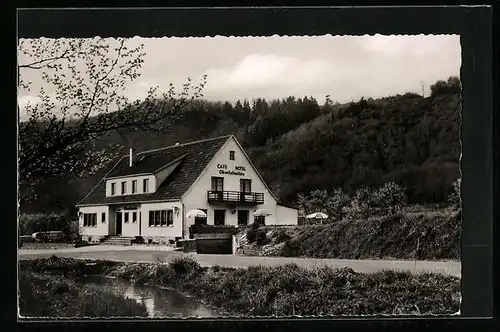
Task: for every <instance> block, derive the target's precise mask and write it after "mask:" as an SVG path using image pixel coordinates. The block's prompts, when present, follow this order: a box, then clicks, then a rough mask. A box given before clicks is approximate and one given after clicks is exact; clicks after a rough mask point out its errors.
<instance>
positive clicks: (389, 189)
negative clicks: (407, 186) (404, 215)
mask: <svg viewBox="0 0 500 332" xmlns="http://www.w3.org/2000/svg"><path fill="white" fill-rule="evenodd" d="M372 195H373V196H372V199H371V202H372V203H373V205H374V206H376V207H378V208H380V209H381V212H382V213H389V214H392V213H395V212H397V211H400V210H401V208H402V207H403V206H404V205H405V204H406V195H405V192H404V189H403V188H402V187H400V186H399V185H397V184H396V183H394V182H392V181H389V182H386V183H385V184H384V185H383V186H382V187H380V188H379V189H378V190H376V191H374V192H373V194H372Z"/></svg>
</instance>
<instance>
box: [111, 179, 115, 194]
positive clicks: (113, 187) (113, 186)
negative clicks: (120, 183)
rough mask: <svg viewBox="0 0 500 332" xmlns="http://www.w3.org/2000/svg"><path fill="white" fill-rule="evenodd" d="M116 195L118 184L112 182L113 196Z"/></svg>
mask: <svg viewBox="0 0 500 332" xmlns="http://www.w3.org/2000/svg"><path fill="white" fill-rule="evenodd" d="M114 195H116V183H114V182H111V196H114Z"/></svg>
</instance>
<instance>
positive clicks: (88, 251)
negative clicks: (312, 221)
mask: <svg viewBox="0 0 500 332" xmlns="http://www.w3.org/2000/svg"><path fill="white" fill-rule="evenodd" d="M18 255H19V259H21V260H25V259H36V258H42V257H50V256H52V255H56V256H60V257H71V258H79V259H102V260H114V261H122V262H168V261H169V260H170V259H172V257H175V256H182V255H191V256H193V257H194V258H195V259H196V260H197V261H198V262H200V264H201V265H203V266H212V265H220V266H228V267H239V268H246V267H249V266H252V265H265V266H273V265H283V264H287V263H296V264H297V265H298V266H301V267H304V268H311V267H314V266H331V267H350V268H352V269H353V270H354V271H357V272H364V273H371V272H377V271H381V270H409V271H412V272H415V273H420V272H440V273H444V274H449V275H452V276H455V277H460V276H461V263H460V262H430V261H402V260H397V261H396V260H348V259H314V258H291V257H249V256H237V255H202V254H196V253H189V254H186V253H181V252H175V251H173V250H172V249H171V248H161V249H160V248H159V247H158V248H155V247H119V246H95V247H83V248H70V249H57V250H53V249H37V250H29V249H20V250H19V251H18Z"/></svg>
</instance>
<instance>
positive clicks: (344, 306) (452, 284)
mask: <svg viewBox="0 0 500 332" xmlns="http://www.w3.org/2000/svg"><path fill="white" fill-rule="evenodd" d="M21 270H22V271H24V272H25V273H27V272H32V273H46V274H50V275H59V276H65V277H67V278H74V277H78V276H85V275H101V276H113V277H117V278H125V279H129V280H132V281H134V282H136V283H148V284H152V285H158V286H165V287H172V288H174V289H176V290H178V291H181V292H185V293H187V294H190V295H192V296H194V297H196V298H198V299H200V300H203V301H204V302H206V303H208V304H211V305H214V306H216V307H217V308H219V309H220V310H222V311H223V312H226V313H227V314H228V315H241V316H271V315H273V316H290V315H300V316H304V315H336V316H337V315H392V314H398V315H419V314H420V315H426V314H438V315H449V314H454V313H456V312H457V311H458V310H459V306H460V281H459V279H458V278H455V277H451V276H445V275H441V274H430V273H427V274H418V275H415V274H411V273H409V272H393V271H384V272H379V273H373V274H363V273H356V272H354V271H353V270H352V269H347V268H343V269H332V268H327V267H324V268H315V269H310V270H306V269H303V268H300V267H298V266H296V265H294V264H291V265H284V266H278V267H262V266H255V267H250V268H248V269H235V268H222V267H218V266H214V267H211V268H206V267H201V266H200V265H199V263H198V262H196V261H195V260H193V259H191V258H189V257H187V258H186V257H183V258H175V259H173V260H172V261H171V262H170V263H168V264H151V263H137V264H125V263H119V262H109V261H94V262H92V264H89V262H88V261H81V260H75V259H69V258H57V257H52V258H50V259H38V260H33V261H21ZM25 302H26V300H25ZM123 315H124V314H123V313H122V314H121V316H123Z"/></svg>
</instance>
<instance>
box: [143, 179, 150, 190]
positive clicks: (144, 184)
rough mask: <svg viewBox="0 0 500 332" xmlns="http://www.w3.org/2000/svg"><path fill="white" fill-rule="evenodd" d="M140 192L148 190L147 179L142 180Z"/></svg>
mask: <svg viewBox="0 0 500 332" xmlns="http://www.w3.org/2000/svg"><path fill="white" fill-rule="evenodd" d="M142 192H145V193H147V192H149V179H144V180H142Z"/></svg>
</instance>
